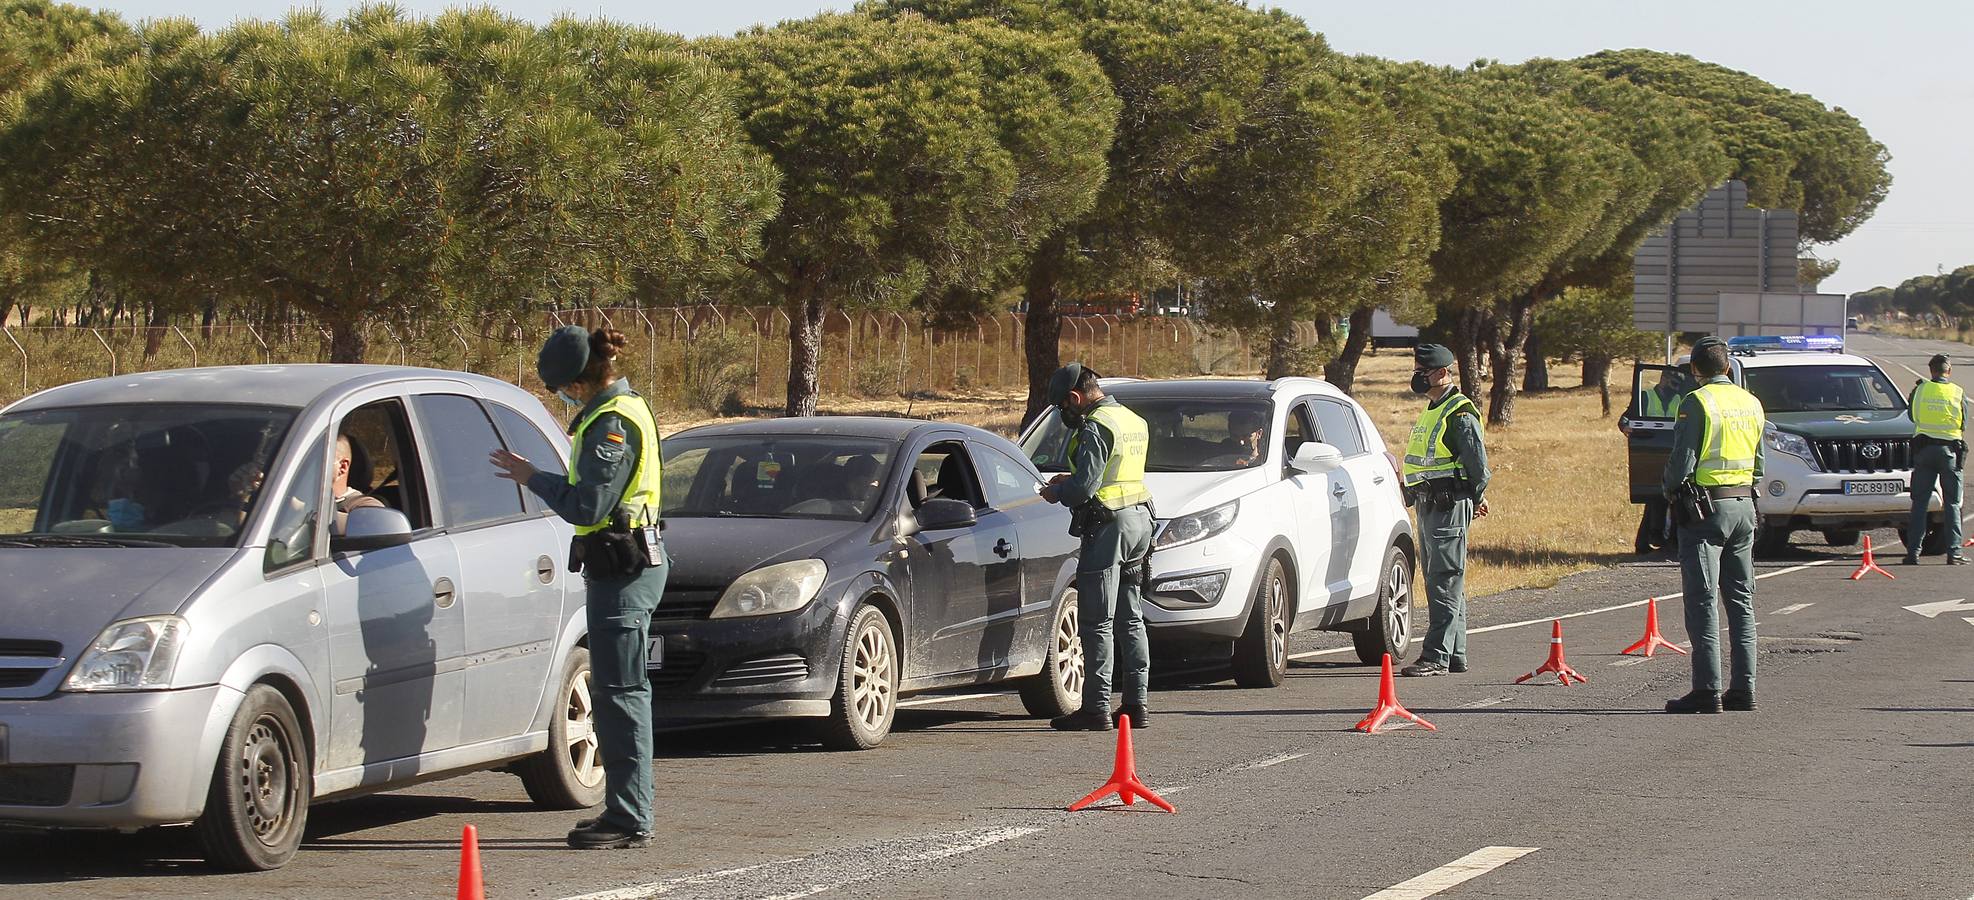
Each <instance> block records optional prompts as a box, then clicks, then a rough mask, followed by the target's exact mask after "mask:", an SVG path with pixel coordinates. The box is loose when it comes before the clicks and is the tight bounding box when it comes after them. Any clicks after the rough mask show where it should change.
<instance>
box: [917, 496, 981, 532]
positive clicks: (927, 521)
mask: <svg viewBox="0 0 1974 900" xmlns="http://www.w3.org/2000/svg"><path fill="white" fill-rule="evenodd" d="M979 521H980V520H979V517H977V516H976V515H974V512H973V504H971V503H968V502H966V501H965V500H951V499H947V498H944V497H934V498H932V499H931V500H927V501H925V503H924V505H922V506H920V507H919V508H918V527H919V530H921V531H943V530H945V529H949V528H972V527H973V526H974V524H975V523H977V522H979Z"/></svg>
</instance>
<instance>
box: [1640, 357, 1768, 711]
mask: <svg viewBox="0 0 1974 900" xmlns="http://www.w3.org/2000/svg"><path fill="white" fill-rule="evenodd" d="M1727 352H1728V351H1727V342H1726V341H1723V340H1721V339H1720V338H1717V337H1714V336H1712V335H1708V336H1707V337H1703V338H1701V339H1699V340H1698V341H1695V342H1694V343H1693V356H1692V366H1693V372H1694V374H1695V375H1696V376H1698V378H1699V380H1700V386H1699V387H1697V388H1695V389H1694V390H1693V392H1692V393H1690V394H1687V395H1686V399H1685V400H1684V401H1683V402H1681V403H1680V405H1679V417H1678V419H1676V420H1675V421H1674V423H1673V429H1672V455H1671V457H1669V458H1668V459H1667V460H1666V471H1665V476H1664V480H1663V484H1662V487H1663V489H1664V491H1665V495H1666V499H1667V500H1668V502H1670V503H1671V504H1672V508H1673V515H1674V517H1675V518H1676V519H1677V520H1678V521H1679V569H1680V576H1681V580H1682V582H1683V584H1684V587H1685V594H1684V602H1685V604H1686V636H1687V637H1688V638H1689V639H1691V640H1692V641H1693V655H1692V660H1693V690H1692V691H1691V692H1689V693H1687V694H1686V696H1683V697H1679V698H1677V699H1674V700H1669V701H1667V702H1666V712H1669V713H1718V712H1720V711H1721V709H1722V708H1723V707H1724V708H1726V709H1730V710H1735V711H1738V712H1749V711H1753V710H1754V708H1755V606H1754V603H1755V488H1754V485H1755V482H1756V481H1758V480H1760V478H1761V475H1762V429H1763V427H1764V425H1765V424H1766V422H1767V417H1766V416H1765V414H1764V413H1763V412H1762V405H1761V401H1759V400H1756V399H1755V395H1753V394H1750V393H1748V392H1747V391H1745V390H1742V389H1741V388H1739V387H1736V386H1735V385H1734V382H1733V381H1731V380H1729V379H1728V377H1727V373H1728V356H1727ZM1723 601H1725V603H1726V606H1727V633H1728V639H1729V641H1730V643H1731V650H1730V652H1729V665H1730V671H1731V674H1732V677H1731V679H1730V681H1729V684H1728V689H1727V691H1726V693H1725V694H1722V692H1721V673H1720V626H1719V620H1720V605H1721V603H1722V602H1723Z"/></svg>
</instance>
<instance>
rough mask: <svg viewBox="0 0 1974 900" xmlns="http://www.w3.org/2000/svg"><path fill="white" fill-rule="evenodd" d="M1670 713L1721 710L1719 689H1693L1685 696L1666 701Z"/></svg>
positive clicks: (1667, 710)
mask: <svg viewBox="0 0 1974 900" xmlns="http://www.w3.org/2000/svg"><path fill="white" fill-rule="evenodd" d="M1666 712H1669V713H1718V712H1720V692H1719V691H1693V692H1690V693H1688V694H1687V695H1686V696H1684V697H1679V698H1676V699H1672V700H1667V701H1666Z"/></svg>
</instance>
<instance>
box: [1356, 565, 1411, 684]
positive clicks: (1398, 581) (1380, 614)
mask: <svg viewBox="0 0 1974 900" xmlns="http://www.w3.org/2000/svg"><path fill="white" fill-rule="evenodd" d="M1411 642H1412V560H1411V559H1410V558H1409V557H1407V556H1406V555H1405V551H1404V549H1402V548H1400V547H1398V546H1395V545H1394V546H1393V547H1392V548H1391V549H1390V550H1386V551H1385V566H1384V569H1383V570H1382V574H1381V575H1380V576H1379V578H1378V607H1377V609H1374V610H1372V611H1371V618H1370V620H1369V621H1366V622H1365V623H1364V627H1363V628H1361V629H1359V630H1357V631H1353V632H1351V633H1350V643H1351V645H1352V646H1353V647H1354V648H1355V649H1356V650H1357V661H1358V662H1361V663H1363V664H1365V665H1367V666H1375V665H1377V664H1378V663H1380V662H1382V661H1383V660H1384V655H1385V654H1387V653H1389V654H1391V659H1392V662H1397V661H1399V660H1401V659H1404V658H1405V649H1406V647H1408V646H1410V645H1411Z"/></svg>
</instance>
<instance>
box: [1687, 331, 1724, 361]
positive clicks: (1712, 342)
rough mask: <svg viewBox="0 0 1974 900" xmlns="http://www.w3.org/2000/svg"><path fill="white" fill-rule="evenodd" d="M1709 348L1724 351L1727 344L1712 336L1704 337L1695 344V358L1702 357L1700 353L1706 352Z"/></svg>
mask: <svg viewBox="0 0 1974 900" xmlns="http://www.w3.org/2000/svg"><path fill="white" fill-rule="evenodd" d="M1708 347H1719V348H1721V349H1723V350H1724V349H1727V342H1726V341H1723V340H1721V339H1720V338H1717V337H1715V336H1713V335H1711V334H1710V335H1707V336H1706V337H1703V338H1701V339H1699V340H1697V341H1694V342H1693V355H1695V356H1698V355H1700V351H1702V350H1705V349H1707V348H1708Z"/></svg>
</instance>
